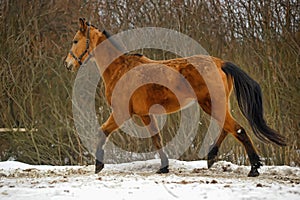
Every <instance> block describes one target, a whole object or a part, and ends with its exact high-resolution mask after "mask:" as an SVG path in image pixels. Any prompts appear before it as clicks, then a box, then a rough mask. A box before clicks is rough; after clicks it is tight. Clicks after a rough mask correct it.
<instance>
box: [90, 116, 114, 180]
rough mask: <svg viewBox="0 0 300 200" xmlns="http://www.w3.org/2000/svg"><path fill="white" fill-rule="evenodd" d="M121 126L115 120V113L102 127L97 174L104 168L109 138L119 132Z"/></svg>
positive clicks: (97, 155)
mask: <svg viewBox="0 0 300 200" xmlns="http://www.w3.org/2000/svg"><path fill="white" fill-rule="evenodd" d="M118 128H119V126H118V125H117V123H116V121H115V120H114V117H113V113H112V114H111V115H110V116H109V118H108V119H107V121H106V122H105V123H104V124H103V125H102V126H101V128H100V130H99V135H98V136H99V138H98V142H97V150H96V155H95V156H96V163H95V173H96V174H97V173H99V172H100V171H101V170H102V169H103V168H104V163H103V159H104V149H103V146H104V144H105V143H106V140H107V138H108V136H109V135H110V134H111V133H112V132H113V131H115V130H117V129H118Z"/></svg>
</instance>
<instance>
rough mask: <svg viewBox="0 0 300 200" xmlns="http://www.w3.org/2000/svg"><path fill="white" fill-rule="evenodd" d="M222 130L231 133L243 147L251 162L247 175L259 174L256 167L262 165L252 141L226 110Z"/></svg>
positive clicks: (254, 175)
mask: <svg viewBox="0 0 300 200" xmlns="http://www.w3.org/2000/svg"><path fill="white" fill-rule="evenodd" d="M224 130H225V131H227V132H230V133H232V135H233V136H234V137H235V138H236V139H237V140H238V141H239V142H241V143H242V144H243V146H244V147H245V149H246V152H247V154H248V157H249V160H250V164H251V170H250V172H249V174H248V176H249V177H256V176H259V172H258V169H259V168H260V167H261V166H262V163H261V161H260V158H259V156H258V154H257V152H256V150H255V148H254V146H253V143H252V141H251V139H250V137H249V136H248V134H247V133H246V131H245V129H244V128H243V127H242V126H240V125H239V124H238V123H237V122H236V121H235V120H234V119H233V118H232V116H231V115H230V114H229V113H228V112H227V115H226V119H225V124H224Z"/></svg>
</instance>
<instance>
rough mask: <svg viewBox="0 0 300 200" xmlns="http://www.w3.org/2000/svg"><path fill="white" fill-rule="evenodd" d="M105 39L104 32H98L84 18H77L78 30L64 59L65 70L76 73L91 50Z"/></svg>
mask: <svg viewBox="0 0 300 200" xmlns="http://www.w3.org/2000/svg"><path fill="white" fill-rule="evenodd" d="M105 39H107V35H106V34H105V32H101V31H99V30H98V29H97V28H95V27H94V26H92V25H91V24H89V23H88V22H87V21H86V20H85V19H84V18H79V30H78V31H77V32H76V34H75V36H74V38H73V40H72V47H71V50H70V51H69V53H68V55H67V57H66V59H65V66H66V68H67V69H68V70H70V71H77V70H78V68H79V67H80V66H81V65H82V63H84V61H85V60H86V59H87V58H88V57H89V56H90V54H91V52H92V50H93V49H95V47H96V46H97V45H98V44H100V43H101V42H102V41H104V40H105Z"/></svg>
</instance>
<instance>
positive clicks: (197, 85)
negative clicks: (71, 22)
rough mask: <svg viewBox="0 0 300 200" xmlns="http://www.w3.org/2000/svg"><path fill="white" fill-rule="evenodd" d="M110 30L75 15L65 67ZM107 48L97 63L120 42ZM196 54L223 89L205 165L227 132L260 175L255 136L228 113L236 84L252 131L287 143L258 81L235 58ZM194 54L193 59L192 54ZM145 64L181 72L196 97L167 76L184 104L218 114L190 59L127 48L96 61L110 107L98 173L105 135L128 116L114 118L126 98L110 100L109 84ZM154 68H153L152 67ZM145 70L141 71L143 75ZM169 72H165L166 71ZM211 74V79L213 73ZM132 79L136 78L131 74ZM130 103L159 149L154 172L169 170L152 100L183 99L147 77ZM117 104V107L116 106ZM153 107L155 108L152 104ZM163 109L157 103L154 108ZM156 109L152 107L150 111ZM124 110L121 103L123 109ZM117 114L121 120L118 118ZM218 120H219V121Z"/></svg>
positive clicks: (170, 104) (169, 107) (168, 106)
mask: <svg viewBox="0 0 300 200" xmlns="http://www.w3.org/2000/svg"><path fill="white" fill-rule="evenodd" d="M109 37H110V35H109V34H108V33H107V31H105V30H103V31H100V30H99V29H97V28H96V27H95V26H93V25H91V24H90V23H89V22H88V21H86V20H85V19H84V18H80V19H79V30H78V31H77V32H76V34H75V36H74V38H73V41H72V43H73V44H72V47H71V50H70V51H69V53H68V54H67V56H66V59H65V60H64V64H65V67H66V68H67V69H68V70H69V71H72V72H76V71H77V70H78V69H79V67H80V66H81V65H82V64H83V63H84V62H85V61H86V60H87V59H88V58H89V57H90V56H91V55H92V52H93V50H95V49H96V47H97V46H98V45H100V44H102V43H103V42H104V41H106V42H107V41H109ZM108 44H111V45H108V47H107V49H106V50H105V49H104V50H102V51H101V54H100V55H101V56H100V57H97V58H96V60H97V63H98V64H99V63H101V62H104V63H105V59H106V58H107V57H109V56H110V55H111V54H114V53H116V54H118V53H120V52H118V51H119V50H118V48H117V47H116V45H115V44H113V42H108ZM194 58H195V60H196V62H197V64H199V65H201V64H202V63H207V62H208V60H209V62H212V63H213V65H215V66H216V67H217V72H218V75H219V76H220V77H221V79H222V80H221V82H222V84H223V87H224V90H225V93H226V94H225V99H226V100H225V102H224V103H223V104H222V109H224V110H225V121H224V123H223V124H222V127H220V128H221V131H220V133H219V135H218V137H217V139H216V140H215V141H214V143H213V144H212V145H211V147H210V150H209V152H208V154H207V165H208V168H210V167H211V166H212V165H213V164H214V163H215V161H216V160H217V159H216V158H217V155H218V151H219V148H220V146H221V144H222V142H223V141H224V139H225V138H226V136H227V135H228V133H230V134H232V135H233V136H234V138H236V139H237V141H239V142H240V143H241V144H242V145H243V146H244V148H245V150H246V152H247V155H248V158H249V160H250V164H251V169H250V172H249V173H248V176H249V177H256V176H259V171H258V169H259V168H260V167H261V166H262V162H261V159H260V157H259V155H258V153H257V150H256V149H255V147H254V145H253V142H252V140H251V138H250V137H249V135H248V134H247V133H246V131H245V129H244V128H243V127H242V126H241V125H240V124H239V123H238V122H237V121H236V120H235V119H234V118H233V117H232V115H231V113H230V109H229V106H230V102H229V98H230V95H231V93H232V91H233V89H234V93H235V96H236V98H237V101H238V105H239V108H240V110H241V112H242V114H243V115H244V116H245V118H246V119H247V121H248V122H249V124H250V126H251V128H252V130H253V132H254V134H255V135H256V136H257V137H258V139H260V140H261V141H263V142H266V143H274V144H276V145H279V146H286V140H285V137H284V136H282V135H280V134H279V133H278V132H277V131H275V130H273V129H272V128H270V127H269V126H268V125H267V123H266V121H265V119H264V116H263V103H262V91H261V88H260V85H259V84H258V83H257V82H256V81H255V80H254V79H252V78H251V77H250V76H249V75H248V74H247V73H246V72H244V71H243V70H242V69H240V68H239V67H237V66H236V65H235V64H233V63H231V62H228V61H224V60H222V59H220V58H216V57H212V56H207V55H195V56H192V57H191V58H190V59H194ZM196 58H197V59H196ZM143 64H148V65H150V66H148V68H149V69H150V68H151V64H153V65H157V64H162V65H164V66H166V67H167V68H170V69H172V70H173V71H176V72H177V73H178V74H180V76H181V77H184V79H186V80H187V81H188V83H189V85H190V87H191V88H192V90H193V91H192V92H193V94H195V95H194V97H193V98H192V96H191V95H190V94H189V90H188V89H187V87H186V86H185V84H183V83H182V81H180V80H178V78H176V77H173V78H174V79H170V84H172V85H174V86H175V88H179V89H178V91H180V92H181V94H182V96H181V97H182V98H183V99H184V101H185V103H184V105H187V104H188V103H189V102H191V101H193V100H194V101H196V102H197V103H198V104H199V106H200V107H201V108H202V109H203V110H204V112H206V113H207V114H209V115H210V116H212V117H213V118H214V119H216V120H217V121H218V120H220V119H218V114H216V113H213V112H212V98H211V95H210V93H209V90H208V86H207V84H206V82H205V81H204V78H203V77H202V75H201V74H200V73H199V72H198V71H197V70H196V68H195V67H194V66H193V65H192V64H191V63H190V62H188V59H187V58H175V59H171V60H151V59H150V58H147V57H146V56H144V55H141V54H127V53H123V54H121V55H120V56H119V57H118V58H116V59H115V60H114V61H113V62H111V63H110V64H109V65H108V67H107V68H105V69H102V68H101V64H99V65H98V67H99V68H100V69H99V70H100V72H101V73H102V77H103V81H104V85H105V97H106V100H107V102H108V104H109V106H111V107H112V113H111V114H110V116H109V117H108V119H107V120H106V122H105V123H103V124H102V126H101V130H102V131H103V133H104V134H105V137H104V138H103V139H101V140H100V141H99V142H98V144H97V150H96V156H95V157H96V159H95V173H99V172H100V171H101V170H102V169H103V168H104V162H103V157H104V149H103V145H104V144H105V142H106V140H107V138H108V137H109V135H110V134H111V133H112V132H113V131H116V130H118V129H119V127H120V125H122V123H123V122H125V120H127V119H128V117H123V118H122V117H119V121H118V123H117V120H116V117H118V115H116V112H115V111H116V110H118V106H117V105H118V104H122V103H123V102H124V101H123V99H122V97H120V98H118V99H117V100H116V102H115V103H112V96H113V90H114V89H115V87H116V84H117V82H118V81H119V80H120V79H121V77H122V75H124V74H126V73H127V72H128V71H129V70H132V69H137V68H138V66H140V65H143ZM153 69H155V68H153ZM143 73H144V72H143V71H140V72H139V74H140V75H141V76H143ZM168 78H169V77H168ZM211 79H214V77H212V78H211ZM131 81H133V82H134V80H131ZM128 104H129V105H126V106H127V107H125V109H127V110H129V112H130V114H129V115H130V116H133V115H134V116H138V117H140V119H141V120H142V122H143V124H144V125H145V126H146V127H147V129H148V131H149V133H150V134H151V139H152V142H153V145H154V147H155V148H156V150H157V151H158V153H159V156H160V160H161V166H160V168H159V169H158V171H157V173H168V172H169V161H168V157H167V155H166V153H165V152H164V150H163V144H162V139H161V134H160V132H159V131H158V130H159V129H158V126H157V122H156V120H155V117H154V116H153V113H152V112H151V113H150V112H149V110H150V108H153V105H157V104H158V105H161V106H162V107H163V108H164V109H163V111H164V112H165V113H173V112H178V111H180V110H181V109H183V107H184V106H183V105H182V104H181V103H179V102H178V100H177V99H176V95H174V93H173V92H172V91H171V90H170V89H168V88H167V87H165V86H162V85H159V84H156V83H149V84H145V85H143V86H142V87H139V88H137V89H136V90H135V91H134V92H133V93H132V95H131V97H130V100H129V101H128ZM119 110H120V109H119ZM154 110H155V109H154ZM160 110H161V109H157V111H156V112H157V113H159V112H160ZM154 112H155V111H154ZM120 113H122V109H121V112H120ZM120 119H121V121H120ZM220 126H221V125H220Z"/></svg>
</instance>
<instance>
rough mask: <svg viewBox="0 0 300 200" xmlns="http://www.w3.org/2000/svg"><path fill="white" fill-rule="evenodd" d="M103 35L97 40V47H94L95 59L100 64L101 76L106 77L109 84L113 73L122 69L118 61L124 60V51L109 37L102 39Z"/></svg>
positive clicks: (105, 79) (105, 80)
mask: <svg viewBox="0 0 300 200" xmlns="http://www.w3.org/2000/svg"><path fill="white" fill-rule="evenodd" d="M101 38H103V37H99V38H98V40H97V41H96V47H97V48H95V49H94V54H95V60H96V63H97V65H98V68H99V71H100V73H101V76H102V77H103V79H104V82H105V84H107V83H108V82H109V81H110V80H111V77H112V75H113V74H114V73H115V72H116V71H119V70H120V67H121V66H119V65H118V64H117V63H120V60H123V59H124V58H123V52H121V51H120V50H118V49H117V48H116V47H115V46H114V45H113V44H112V43H111V42H110V41H109V39H105V40H103V39H102V40H101Z"/></svg>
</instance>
